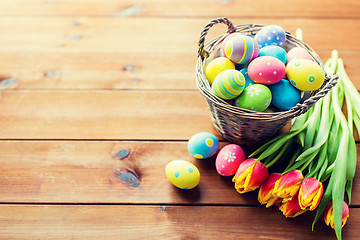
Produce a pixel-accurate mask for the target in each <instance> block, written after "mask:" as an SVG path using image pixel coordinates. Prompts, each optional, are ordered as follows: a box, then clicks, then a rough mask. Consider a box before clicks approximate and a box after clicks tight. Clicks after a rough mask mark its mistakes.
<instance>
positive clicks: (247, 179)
mask: <svg viewBox="0 0 360 240" xmlns="http://www.w3.org/2000/svg"><path fill="white" fill-rule="evenodd" d="M268 176H269V173H268V171H267V168H266V166H265V165H264V164H262V163H260V162H257V161H256V159H252V158H250V159H247V160H245V161H243V162H242V163H241V164H240V166H239V168H238V170H237V171H236V174H235V176H234V178H233V179H232V181H233V182H235V189H236V190H237V191H238V192H239V193H245V192H250V191H253V190H255V189H257V188H258V187H260V185H261V184H262V183H263V182H264V181H265V180H266V178H267V177H268Z"/></svg>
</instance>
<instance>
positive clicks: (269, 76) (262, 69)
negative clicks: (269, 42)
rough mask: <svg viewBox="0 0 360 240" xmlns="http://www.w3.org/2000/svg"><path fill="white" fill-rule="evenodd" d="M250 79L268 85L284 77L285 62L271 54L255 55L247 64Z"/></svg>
mask: <svg viewBox="0 0 360 240" xmlns="http://www.w3.org/2000/svg"><path fill="white" fill-rule="evenodd" d="M248 73H249V77H250V78H251V80H253V81H254V82H256V83H261V84H265V85H270V84H274V83H277V82H278V81H280V80H281V79H283V78H284V77H285V73H286V72H285V64H284V63H283V62H281V61H280V60H279V59H277V58H275V57H272V56H263V57H257V58H255V59H254V60H253V61H251V63H250V64H249V66H248Z"/></svg>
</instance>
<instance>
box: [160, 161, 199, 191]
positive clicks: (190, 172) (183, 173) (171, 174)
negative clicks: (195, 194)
mask: <svg viewBox="0 0 360 240" xmlns="http://www.w3.org/2000/svg"><path fill="white" fill-rule="evenodd" d="M165 173H166V177H167V178H168V179H169V181H170V182H171V183H172V184H173V185H174V186H176V187H178V188H181V189H192V188H194V187H196V186H197V185H198V184H199V181H200V172H199V170H198V168H197V167H196V166H195V165H194V164H192V163H190V162H187V161H184V160H173V161H171V162H169V163H168V164H167V165H166V168H165Z"/></svg>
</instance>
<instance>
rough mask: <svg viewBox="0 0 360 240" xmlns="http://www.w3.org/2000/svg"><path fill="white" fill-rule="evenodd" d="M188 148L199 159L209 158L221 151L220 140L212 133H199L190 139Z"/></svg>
mask: <svg viewBox="0 0 360 240" xmlns="http://www.w3.org/2000/svg"><path fill="white" fill-rule="evenodd" d="M187 148H188V151H189V153H190V154H191V155H193V156H194V157H195V158H197V159H203V158H209V157H211V156H213V155H214V154H215V153H216V151H217V150H219V140H218V139H217V137H216V136H215V135H214V134H212V133H208V132H199V133H197V134H195V135H193V136H192V137H191V138H190V139H189V141H188V144H187Z"/></svg>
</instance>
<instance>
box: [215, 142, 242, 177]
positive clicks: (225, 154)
mask: <svg viewBox="0 0 360 240" xmlns="http://www.w3.org/2000/svg"><path fill="white" fill-rule="evenodd" d="M244 160H245V152H244V150H243V149H242V148H241V147H240V146H239V145H236V144H229V145H226V146H225V147H223V148H222V149H221V150H220V151H219V153H218V155H217V156H216V160H215V166H216V171H217V172H218V173H219V174H220V175H221V176H231V175H233V174H235V173H236V170H237V169H238V168H239V165H240V164H241V163H242V162H243V161H244Z"/></svg>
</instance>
